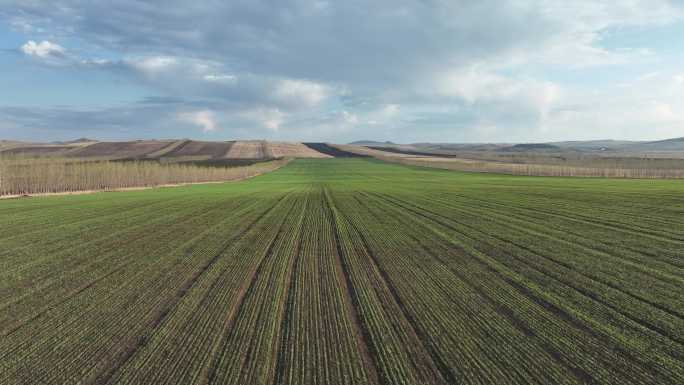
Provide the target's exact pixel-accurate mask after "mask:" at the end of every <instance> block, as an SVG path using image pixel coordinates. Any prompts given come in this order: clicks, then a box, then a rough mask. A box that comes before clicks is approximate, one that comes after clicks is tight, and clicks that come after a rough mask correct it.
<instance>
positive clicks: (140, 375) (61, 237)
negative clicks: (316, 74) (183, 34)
mask: <svg viewBox="0 0 684 385" xmlns="http://www.w3.org/2000/svg"><path fill="white" fill-rule="evenodd" d="M683 217H684V182H682V181H672V180H625V179H620V180H617V179H593V178H591V179H589V178H587V179H582V178H549V177H516V176H502V175H492V174H467V173H457V172H451V171H442V170H434V169H426V168H420V167H406V166H400V165H393V164H386V163H382V162H379V161H373V160H366V159H330V160H297V161H294V162H292V163H290V164H289V165H288V166H286V167H284V168H281V169H279V170H277V171H275V172H272V173H269V174H266V175H263V176H259V177H256V178H253V179H251V180H248V181H244V182H235V183H226V184H221V185H195V186H188V187H179V188H165V189H155V190H148V191H132V192H118V193H99V194H92V195H79V196H55V197H50V198H30V199H19V200H6V201H0V384H75V383H80V384H407V385H408V384H452V383H463V384H582V383H598V384H680V383H684V259H683V258H684V220H682V218H683Z"/></svg>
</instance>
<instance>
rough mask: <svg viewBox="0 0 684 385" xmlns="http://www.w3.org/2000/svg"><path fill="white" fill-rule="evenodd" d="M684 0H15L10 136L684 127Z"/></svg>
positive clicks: (3, 96)
mask: <svg viewBox="0 0 684 385" xmlns="http://www.w3.org/2000/svg"><path fill="white" fill-rule="evenodd" d="M683 59H684V0H615V1H608V0H605V1H601V0H590V1H585V0H572V1H568V0H547V1H535V0H520V1H501V0H420V1H407V0H373V1H357V0H344V1H323V0H273V1H263V0H193V1H186V0H165V1H140V0H107V1H100V0H50V1H36V0H20V1H13V0H0V138H2V139H15V140H31V141H52V140H69V139H75V138H80V137H88V138H94V139H100V140H123V139H151V138H194V139H200V140H230V139H269V140H285V141H326V142H337V143H342V142H349V141H355V140H382V141H385V140H390V141H394V142H401V143H412V142H544V141H559V140H591V139H622V140H657V139H666V138H672V137H682V136H684V60H683Z"/></svg>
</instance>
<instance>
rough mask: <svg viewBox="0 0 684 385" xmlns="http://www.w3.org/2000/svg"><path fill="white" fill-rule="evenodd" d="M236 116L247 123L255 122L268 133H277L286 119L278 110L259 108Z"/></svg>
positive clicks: (284, 114)
mask: <svg viewBox="0 0 684 385" xmlns="http://www.w3.org/2000/svg"><path fill="white" fill-rule="evenodd" d="M238 116H240V117H242V118H243V119H246V120H248V121H251V122H255V123H257V124H259V125H260V126H261V127H263V128H266V129H268V130H270V131H278V130H280V126H281V125H282V124H283V122H284V120H285V118H286V117H287V114H286V113H285V112H283V111H281V110H280V109H279V108H267V107H259V108H254V109H251V110H246V111H242V112H241V113H239V114H238Z"/></svg>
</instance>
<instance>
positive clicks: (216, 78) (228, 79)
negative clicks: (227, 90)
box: [203, 74, 237, 84]
mask: <svg viewBox="0 0 684 385" xmlns="http://www.w3.org/2000/svg"><path fill="white" fill-rule="evenodd" d="M203 79H204V80H206V81H208V82H214V83H228V84H234V83H235V82H237V76H235V75H229V74H207V75H204V76H203Z"/></svg>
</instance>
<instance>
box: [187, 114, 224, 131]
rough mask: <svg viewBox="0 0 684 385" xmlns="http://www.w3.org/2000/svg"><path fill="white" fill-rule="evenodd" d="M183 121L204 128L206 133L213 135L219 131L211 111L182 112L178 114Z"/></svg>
mask: <svg viewBox="0 0 684 385" xmlns="http://www.w3.org/2000/svg"><path fill="white" fill-rule="evenodd" d="M178 118H179V119H180V120H181V121H184V122H187V123H190V124H194V125H196V126H198V127H201V128H202V131H203V132H205V133H211V132H214V131H216V130H217V125H216V121H215V119H214V113H213V112H212V111H210V110H202V111H193V112H181V113H179V114H178Z"/></svg>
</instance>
